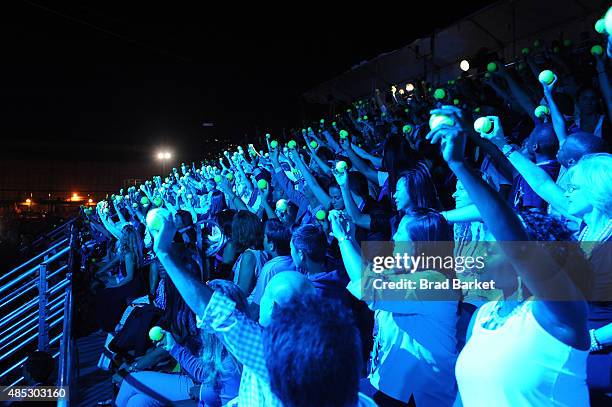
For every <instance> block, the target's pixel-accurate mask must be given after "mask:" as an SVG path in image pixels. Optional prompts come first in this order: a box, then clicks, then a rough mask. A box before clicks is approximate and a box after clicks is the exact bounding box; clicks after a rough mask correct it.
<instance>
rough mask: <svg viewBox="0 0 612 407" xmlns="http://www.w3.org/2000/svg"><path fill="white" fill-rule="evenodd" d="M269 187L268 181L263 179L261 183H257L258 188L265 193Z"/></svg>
mask: <svg viewBox="0 0 612 407" xmlns="http://www.w3.org/2000/svg"><path fill="white" fill-rule="evenodd" d="M267 187H268V181H266V180H265V179H263V178H262V179H260V180H259V181H257V188H259V189H261V190H262V191H263V190H264V189H266V188H267Z"/></svg>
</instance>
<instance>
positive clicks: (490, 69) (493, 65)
mask: <svg viewBox="0 0 612 407" xmlns="http://www.w3.org/2000/svg"><path fill="white" fill-rule="evenodd" d="M498 69H499V67H498V66H497V64H496V63H495V62H489V63H488V64H487V71H488V72H497V70H498Z"/></svg>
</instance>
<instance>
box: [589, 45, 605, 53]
mask: <svg viewBox="0 0 612 407" xmlns="http://www.w3.org/2000/svg"><path fill="white" fill-rule="evenodd" d="M603 52H604V51H603V47H602V46H601V45H593V48H591V54H592V55H593V56H601V55H603Z"/></svg>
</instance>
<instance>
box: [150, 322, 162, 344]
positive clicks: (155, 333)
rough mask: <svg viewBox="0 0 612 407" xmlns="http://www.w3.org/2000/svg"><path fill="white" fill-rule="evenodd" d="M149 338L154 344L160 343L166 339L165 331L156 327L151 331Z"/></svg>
mask: <svg viewBox="0 0 612 407" xmlns="http://www.w3.org/2000/svg"><path fill="white" fill-rule="evenodd" d="M149 338H150V339H151V340H152V341H153V342H159V341H161V340H162V339H164V330H163V329H161V328H160V327H158V326H154V327H153V328H151V329H150V330H149Z"/></svg>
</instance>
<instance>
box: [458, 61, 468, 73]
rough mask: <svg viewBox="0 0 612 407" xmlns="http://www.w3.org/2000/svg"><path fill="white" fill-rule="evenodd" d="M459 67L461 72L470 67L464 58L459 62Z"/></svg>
mask: <svg viewBox="0 0 612 407" xmlns="http://www.w3.org/2000/svg"><path fill="white" fill-rule="evenodd" d="M459 68H461V70H462V71H463V72H467V71H468V70H469V69H470V63H469V62H468V61H467V60H465V59H464V60H463V61H461V62H460V63H459Z"/></svg>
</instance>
